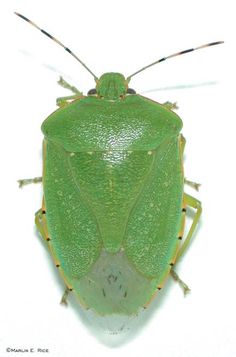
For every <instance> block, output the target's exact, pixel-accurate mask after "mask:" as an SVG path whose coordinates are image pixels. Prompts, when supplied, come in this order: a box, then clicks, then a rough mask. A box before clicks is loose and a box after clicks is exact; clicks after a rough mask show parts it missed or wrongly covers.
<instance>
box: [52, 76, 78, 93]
mask: <svg viewBox="0 0 236 357" xmlns="http://www.w3.org/2000/svg"><path fill="white" fill-rule="evenodd" d="M57 83H58V84H59V85H60V86H62V87H63V88H66V89H69V90H71V92H73V93H74V94H76V95H78V96H80V95H83V93H82V92H80V91H79V90H78V89H77V88H76V87H74V86H72V85H71V84H69V83H68V82H66V81H65V79H63V78H62V77H60V78H59V81H58V82H57Z"/></svg>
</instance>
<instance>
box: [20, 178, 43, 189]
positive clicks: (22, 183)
mask: <svg viewBox="0 0 236 357" xmlns="http://www.w3.org/2000/svg"><path fill="white" fill-rule="evenodd" d="M17 182H18V183H19V187H20V188H21V187H23V186H26V185H29V184H31V183H40V182H42V177H34V178H32V179H22V180H18V181H17Z"/></svg>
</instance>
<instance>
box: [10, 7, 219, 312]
mask: <svg viewBox="0 0 236 357" xmlns="http://www.w3.org/2000/svg"><path fill="white" fill-rule="evenodd" d="M16 15H18V16H19V17H21V18H23V19H24V20H26V21H27V22H29V23H30V24H32V25H33V26H34V27H36V28H38V29H40V28H39V27H38V26H37V25H36V24H34V23H32V22H31V21H30V20H28V19H27V18H26V17H24V16H22V15H20V14H18V13H16ZM40 30H41V32H42V33H44V34H45V35H47V36H48V37H49V38H51V39H53V40H54V41H56V42H57V43H58V44H59V45H61V46H62V47H63V48H64V49H65V50H66V51H67V52H68V53H70V54H71V55H72V56H73V57H75V58H76V59H77V60H78V61H79V62H80V63H81V64H82V65H83V66H84V67H85V68H86V69H87V70H88V71H89V72H90V73H91V75H92V76H93V77H94V79H95V83H96V85H95V88H94V89H92V90H91V91H89V93H88V95H83V94H82V93H81V92H80V91H78V90H77V89H76V88H75V87H73V86H71V85H70V84H68V83H67V82H66V81H65V80H64V79H62V78H61V79H60V82H59V83H60V84H61V85H62V86H64V87H66V88H69V89H71V91H72V92H73V95H71V96H70V97H65V98H59V99H58V101H57V104H58V106H59V109H58V110H56V111H55V112H54V113H52V114H51V115H49V117H48V118H47V119H46V120H45V121H44V122H43V124H42V132H43V134H44V151H43V177H42V179H41V178H35V179H32V180H21V181H20V184H21V185H23V184H27V183H30V182H40V181H42V183H43V196H44V197H43V205H42V208H41V209H40V210H39V211H38V212H37V213H36V225H37V228H38V230H39V232H40V233H41V235H42V237H43V239H45V241H46V242H47V245H48V248H49V250H50V253H51V255H52V258H53V261H54V264H55V265H56V266H57V268H58V270H59V272H60V274H61V276H62V278H63V280H64V282H65V285H66V292H65V294H64V296H63V301H64V302H65V301H66V297H67V294H68V292H69V291H73V292H74V293H75V294H76V295H77V297H78V299H79V300H80V302H81V303H82V305H84V306H85V307H88V308H91V309H92V310H94V311H96V312H97V313H98V314H101V315H109V314H125V315H132V314H135V313H137V311H138V310H139V309H140V308H142V307H144V306H147V305H148V303H149V301H150V300H151V299H152V297H153V296H154V295H155V294H156V293H157V292H158V291H159V290H160V289H161V288H162V287H163V285H164V283H165V281H166V279H167V277H168V276H169V275H170V274H171V275H172V276H173V278H174V279H175V280H177V281H178V282H179V283H180V284H181V285H182V287H183V288H184V290H185V291H187V290H188V287H187V286H186V285H185V284H184V283H183V282H182V281H181V280H180V279H179V277H178V276H177V274H176V273H175V271H174V270H173V265H174V264H176V263H177V262H178V260H179V259H180V257H181V256H182V254H183V253H184V251H185V249H186V247H187V246H188V243H189V241H190V240H191V238H192V236H193V233H194V230H195V228H196V225H197V223H198V221H199V218H200V215H201V203H200V202H199V201H198V200H197V199H195V198H194V197H192V196H190V195H188V194H185V193H184V184H185V183H187V184H190V185H193V186H194V185H195V187H196V188H197V184H194V183H192V182H190V181H187V180H186V182H185V179H184V173H183V151H184V145H185V139H184V137H183V136H182V134H181V129H182V121H181V119H180V118H179V116H178V115H177V114H176V113H174V112H173V111H172V110H171V109H173V108H174V106H172V105H171V104H170V103H166V104H159V103H157V102H154V101H152V100H150V99H148V98H145V97H143V96H141V95H138V94H136V92H135V91H134V90H133V89H131V88H130V87H129V83H130V80H131V78H132V77H133V76H134V75H136V74H137V73H139V72H141V71H143V70H144V69H146V68H148V67H150V66H152V65H154V64H156V63H159V62H162V61H164V60H166V59H168V58H171V57H174V56H178V55H182V54H185V53H188V52H191V51H193V50H196V49H201V48H204V47H208V46H212V45H217V44H220V43H222V41H219V42H213V43H209V44H207V45H203V46H199V47H197V48H193V49H189V50H185V51H182V52H178V53H175V54H173V55H170V56H167V57H164V58H161V59H160V60H158V61H156V62H154V63H152V64H150V65H149V66H146V67H143V68H142V69H140V70H139V71H137V72H135V73H133V74H132V75H130V76H128V77H127V78H125V77H124V76H123V75H122V74H120V73H105V74H103V75H102V76H101V77H100V78H98V77H97V76H95V74H94V73H93V72H92V71H91V70H90V69H89V68H88V67H87V66H86V65H85V64H84V63H83V62H82V61H81V60H80V59H79V58H78V57H77V56H76V55H75V54H74V53H73V52H72V51H71V50H69V49H68V48H67V47H65V46H64V45H63V44H62V43H61V42H60V41H58V40H56V39H55V38H54V37H52V36H51V35H49V34H48V33H47V32H46V31H44V30H42V29H40ZM188 207H191V208H193V209H194V210H195V215H194V218H193V221H192V224H191V226H190V229H189V231H188V232H186V234H185V239H184V240H183V239H182V238H183V234H184V224H185V215H186V209H187V208H188Z"/></svg>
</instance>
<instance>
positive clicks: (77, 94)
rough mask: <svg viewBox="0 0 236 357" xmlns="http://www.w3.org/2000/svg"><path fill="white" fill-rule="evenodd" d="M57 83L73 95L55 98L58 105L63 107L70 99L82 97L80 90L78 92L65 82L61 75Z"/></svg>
mask: <svg viewBox="0 0 236 357" xmlns="http://www.w3.org/2000/svg"><path fill="white" fill-rule="evenodd" d="M57 83H58V84H59V85H60V86H62V87H63V88H66V89H69V90H70V91H71V92H72V93H74V94H73V95H69V96H66V97H60V98H57V100H56V102H57V105H58V107H64V106H65V105H67V104H69V103H70V102H71V101H73V100H75V99H78V98H80V97H83V93H82V92H80V91H79V90H78V89H77V88H76V87H74V86H72V85H71V84H69V83H68V82H66V81H65V79H63V78H62V77H60V79H59V81H58V82H57Z"/></svg>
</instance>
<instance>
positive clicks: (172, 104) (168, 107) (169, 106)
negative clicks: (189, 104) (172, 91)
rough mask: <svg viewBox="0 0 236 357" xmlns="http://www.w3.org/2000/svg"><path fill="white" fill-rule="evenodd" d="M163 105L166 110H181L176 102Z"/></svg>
mask: <svg viewBox="0 0 236 357" xmlns="http://www.w3.org/2000/svg"><path fill="white" fill-rule="evenodd" d="M162 105H164V107H165V108H167V109H170V110H174V109H179V107H178V105H177V103H176V102H174V103H171V102H165V103H163V104H162Z"/></svg>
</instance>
